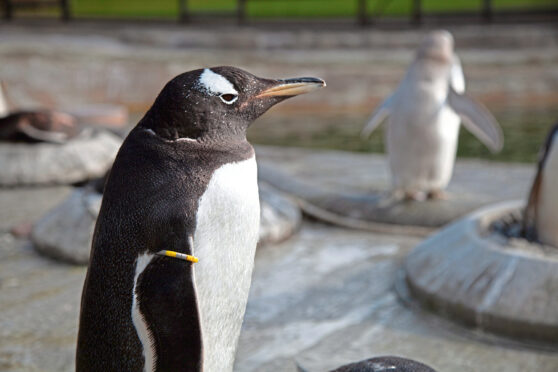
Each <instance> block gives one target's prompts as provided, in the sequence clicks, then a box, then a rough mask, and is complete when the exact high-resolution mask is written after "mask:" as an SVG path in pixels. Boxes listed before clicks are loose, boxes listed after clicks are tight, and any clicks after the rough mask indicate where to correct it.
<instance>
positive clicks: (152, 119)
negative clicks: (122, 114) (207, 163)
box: [139, 109, 246, 143]
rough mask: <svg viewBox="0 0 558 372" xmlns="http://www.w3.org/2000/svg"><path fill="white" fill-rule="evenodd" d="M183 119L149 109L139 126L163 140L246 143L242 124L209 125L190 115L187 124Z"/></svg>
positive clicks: (220, 123) (244, 129)
mask: <svg viewBox="0 0 558 372" xmlns="http://www.w3.org/2000/svg"><path fill="white" fill-rule="evenodd" d="M183 120H184V117H182V116H181V117H177V118H175V117H173V116H172V115H171V113H169V112H167V111H164V112H163V113H161V112H159V111H157V110H153V109H151V110H150V111H148V112H147V114H146V115H145V117H144V118H143V119H142V120H141V122H140V124H139V126H140V127H141V128H144V129H148V130H151V131H153V132H154V133H155V134H156V135H157V136H159V137H161V138H162V139H164V140H169V141H176V140H197V141H202V142H209V143H227V142H240V141H246V126H245V125H242V123H236V122H226V121H219V122H217V123H210V122H208V121H207V120H205V119H204V118H200V117H197V116H195V115H192V117H191V118H189V120H190V121H189V122H183Z"/></svg>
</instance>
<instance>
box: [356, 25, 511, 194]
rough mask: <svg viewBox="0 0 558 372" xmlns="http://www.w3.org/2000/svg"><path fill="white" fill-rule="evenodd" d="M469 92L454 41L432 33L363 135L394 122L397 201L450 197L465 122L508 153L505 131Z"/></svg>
mask: <svg viewBox="0 0 558 372" xmlns="http://www.w3.org/2000/svg"><path fill="white" fill-rule="evenodd" d="M464 92H465V78H464V77H463V71H462V69H461V63H460V62H459V58H458V57H457V55H455V54H454V53H453V37H452V35H451V34H450V33H449V32H447V31H434V32H431V33H430V34H428V36H426V38H425V39H424V40H423V42H422V43H421V45H420V47H419V48H418V51H417V53H416V56H415V59H414V61H413V63H411V66H410V67H409V70H408V71H407V74H406V75H405V77H404V78H403V81H402V82H401V83H400V84H399V87H398V88H397V90H396V91H395V92H394V93H393V94H392V95H391V96H390V97H388V98H387V99H386V100H385V101H384V102H383V103H382V104H381V105H380V107H378V108H377V109H376V111H375V112H374V113H373V114H372V117H371V119H370V121H369V122H368V124H367V125H366V126H365V128H364V129H363V131H362V134H363V136H366V137H367V136H369V135H370V133H372V131H373V130H374V129H376V127H378V125H379V124H380V123H381V122H382V121H383V120H384V119H386V118H387V117H388V116H389V119H388V127H387V140H386V143H387V152H388V157H389V165H390V169H391V173H392V183H393V188H394V190H393V191H394V194H395V195H397V196H399V197H401V196H404V197H405V198H407V199H412V200H420V199H422V198H425V197H426V198H429V199H437V198H443V197H444V196H445V194H444V191H443V190H444V189H445V188H446V186H447V185H448V183H449V181H450V179H451V175H452V171H453V165H454V162H455V156H456V151H457V138H458V135H459V125H460V122H461V121H463V124H464V125H465V127H466V128H467V129H468V130H469V131H470V132H472V133H473V134H474V135H475V136H476V137H477V138H478V139H479V140H480V141H481V142H482V143H484V144H485V145H486V146H487V147H488V148H489V149H490V150H491V151H492V152H498V151H500V150H501V149H502V146H503V135H502V130H501V128H500V126H499V125H498V123H497V122H496V120H495V119H494V117H493V116H492V115H491V114H490V112H488V110H487V109H486V108H485V107H484V106H482V105H481V104H480V103H478V102H476V101H474V100H473V99H472V98H471V97H468V96H466V95H465V94H464Z"/></svg>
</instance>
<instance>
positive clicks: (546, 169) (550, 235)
mask: <svg viewBox="0 0 558 372" xmlns="http://www.w3.org/2000/svg"><path fill="white" fill-rule="evenodd" d="M557 141H558V124H555V125H554V127H552V129H551V130H550V131H549V133H548V136H547V138H546V141H545V143H544V145H543V146H542V148H541V151H540V155H539V162H538V166H537V174H536V175H535V179H534V181H533V184H532V186H531V191H530V192H529V197H528V199H527V206H526V208H525V213H524V217H523V235H524V236H525V237H526V238H527V239H528V240H530V241H538V242H540V243H543V244H548V245H550V246H554V247H558V229H557V228H556V226H558V187H557V186H556V185H557V184H558V145H557Z"/></svg>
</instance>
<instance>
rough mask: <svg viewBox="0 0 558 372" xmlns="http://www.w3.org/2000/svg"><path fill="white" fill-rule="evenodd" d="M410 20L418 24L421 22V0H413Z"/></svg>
mask: <svg viewBox="0 0 558 372" xmlns="http://www.w3.org/2000/svg"><path fill="white" fill-rule="evenodd" d="M411 22H412V23H413V24H415V25H420V23H421V22H422V1H421V0H413V10H412V15H411Z"/></svg>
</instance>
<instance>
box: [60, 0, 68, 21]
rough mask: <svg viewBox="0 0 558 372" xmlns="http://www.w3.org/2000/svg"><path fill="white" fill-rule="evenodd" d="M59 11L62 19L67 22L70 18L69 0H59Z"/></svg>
mask: <svg viewBox="0 0 558 372" xmlns="http://www.w3.org/2000/svg"><path fill="white" fill-rule="evenodd" d="M60 8H61V9H60V11H61V13H62V20H63V21H64V22H67V21H69V20H70V2H69V1H68V0H60Z"/></svg>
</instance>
